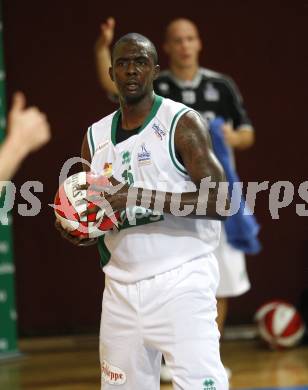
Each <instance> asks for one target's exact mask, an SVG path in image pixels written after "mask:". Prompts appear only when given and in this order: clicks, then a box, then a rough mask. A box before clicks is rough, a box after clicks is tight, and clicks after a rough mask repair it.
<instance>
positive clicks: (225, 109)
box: [154, 68, 252, 129]
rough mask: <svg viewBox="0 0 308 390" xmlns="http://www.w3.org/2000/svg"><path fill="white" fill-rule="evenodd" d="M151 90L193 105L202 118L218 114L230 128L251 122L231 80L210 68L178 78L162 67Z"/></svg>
mask: <svg viewBox="0 0 308 390" xmlns="http://www.w3.org/2000/svg"><path fill="white" fill-rule="evenodd" d="M154 90H155V92H156V93H157V94H158V95H161V96H163V97H167V98H169V99H172V100H175V101H177V102H181V103H183V104H185V105H187V106H189V107H191V108H193V109H194V110H196V111H198V112H199V113H200V114H201V115H202V117H203V118H204V119H206V120H211V119H214V118H215V117H216V116H221V117H223V118H224V119H225V120H226V121H229V122H231V123H232V125H233V127H234V129H237V128H240V127H241V126H245V127H246V126H251V121H250V119H249V118H248V116H247V113H246V110H245V108H244V106H243V99H242V96H241V94H240V92H239V90H238V88H237V86H236V85H235V83H234V81H233V80H232V79H230V78H229V77H227V76H225V75H222V74H220V73H217V72H214V71H212V70H209V69H205V68H200V69H199V72H198V74H197V75H196V77H195V78H194V80H192V81H182V80H179V79H177V78H175V76H173V75H172V73H171V72H170V71H168V70H166V71H163V72H161V73H160V75H159V77H158V78H157V79H156V80H155V81H154ZM251 128H252V127H251Z"/></svg>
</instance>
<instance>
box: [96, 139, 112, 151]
mask: <svg viewBox="0 0 308 390" xmlns="http://www.w3.org/2000/svg"><path fill="white" fill-rule="evenodd" d="M108 145H109V140H108V139H107V140H106V141H104V142H101V143H100V144H99V145H98V146H97V148H96V149H95V152H94V153H96V152H98V151H100V150H103V149H105V148H106V147H107V146H108Z"/></svg>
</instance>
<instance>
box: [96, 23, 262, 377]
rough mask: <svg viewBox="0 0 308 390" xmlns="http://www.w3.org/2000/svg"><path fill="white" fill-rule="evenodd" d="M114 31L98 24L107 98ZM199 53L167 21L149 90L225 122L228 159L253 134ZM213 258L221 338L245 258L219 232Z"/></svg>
mask: <svg viewBox="0 0 308 390" xmlns="http://www.w3.org/2000/svg"><path fill="white" fill-rule="evenodd" d="M114 29H115V20H114V19H113V18H108V19H107V20H106V21H105V22H104V23H103V24H102V25H101V34H100V37H99V39H98V41H97V43H96V47H95V54H96V62H97V70H98V75H99V80H100V82H101V85H102V87H103V88H104V89H105V90H106V91H107V92H108V94H109V96H111V97H114V96H116V95H117V88H116V85H115V84H114V83H112V81H111V80H110V77H108V71H107V70H108V68H109V66H110V50H109V46H110V44H111V42H112V40H113V36H114ZM201 49H202V42H201V39H200V36H199V32H198V28H197V26H196V25H195V23H193V22H192V21H191V20H189V19H186V18H177V19H175V20H173V21H171V22H170V23H169V24H168V25H167V27H166V34H165V42H164V50H165V52H166V54H167V55H168V59H169V69H168V70H165V71H163V72H161V73H160V75H159V76H158V77H157V79H156V80H155V81H154V90H155V92H156V93H157V94H159V95H161V96H164V97H168V98H170V99H173V100H175V101H178V102H181V103H184V104H186V105H188V106H189V107H191V108H193V109H194V110H196V111H198V112H199V113H200V114H201V115H202V116H203V117H204V118H207V119H213V118H215V117H216V116H221V117H223V118H224V119H225V121H226V124H225V125H224V126H223V128H222V130H223V134H224V138H225V143H226V145H228V146H229V147H230V151H231V155H232V156H233V150H244V149H248V148H250V147H251V146H252V145H253V143H254V138H255V137H254V129H253V126H252V124H251V121H250V119H249V117H248V115H247V112H246V110H245V107H244V105H243V100H242V97H241V94H240V92H239V89H238V88H237V86H236V85H235V83H234V81H233V80H231V79H230V77H227V76H225V75H223V74H221V73H218V72H215V71H212V70H210V69H206V68H203V67H201V66H200V65H199V54H200V51H201ZM231 124H232V125H231ZM215 255H216V256H217V258H218V265H219V271H220V276H221V277H220V283H219V286H218V289H217V296H216V297H217V305H218V318H217V322H218V327H219V330H220V333H221V334H223V330H224V323H225V318H226V315H227V311H228V298H229V297H236V296H240V295H242V294H244V293H246V292H247V291H248V290H249V289H250V282H249V277H248V273H247V270H246V262H245V254H244V252H243V251H241V250H239V249H237V248H234V247H233V246H232V245H231V244H229V243H228V241H227V237H226V234H225V230H224V229H222V234H221V240H220V245H219V246H218V248H217V250H216V252H215ZM228 372H230V370H229V369H228ZM167 378H168V373H167V371H166V370H164V372H163V374H162V379H167Z"/></svg>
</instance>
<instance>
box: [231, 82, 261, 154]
mask: <svg viewBox="0 0 308 390" xmlns="http://www.w3.org/2000/svg"><path fill="white" fill-rule="evenodd" d="M225 81H226V84H225V85H226V87H227V91H226V92H227V96H228V100H229V102H228V104H229V110H230V112H231V118H230V119H231V120H232V123H226V124H225V125H224V126H223V132H224V137H225V140H226V142H227V144H228V145H230V146H231V147H233V148H235V149H242V150H244V149H248V148H250V147H251V146H252V145H253V144H254V141H255V132H254V129H253V127H252V125H251V122H250V119H249V118H248V115H247V112H246V110H245V108H244V105H243V98H242V96H241V94H240V92H239V90H238V88H237V86H236V84H235V83H234V81H233V80H232V79H229V78H226V80H225Z"/></svg>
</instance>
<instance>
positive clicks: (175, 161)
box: [169, 107, 191, 175]
mask: <svg viewBox="0 0 308 390" xmlns="http://www.w3.org/2000/svg"><path fill="white" fill-rule="evenodd" d="M188 111H191V109H190V108H187V107H184V108H182V109H181V110H180V111H179V112H177V113H176V114H175V116H174V118H173V119H172V123H171V128H170V134H169V154H170V157H171V161H172V162H173V165H174V166H175V168H176V169H177V170H178V171H180V172H181V173H184V174H185V175H187V170H186V168H185V167H184V165H183V164H181V163H180V162H179V160H178V159H177V157H176V154H175V149H174V132H175V128H176V126H175V125H176V123H177V121H178V119H179V116H180V115H181V114H184V113H185V112H188Z"/></svg>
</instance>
